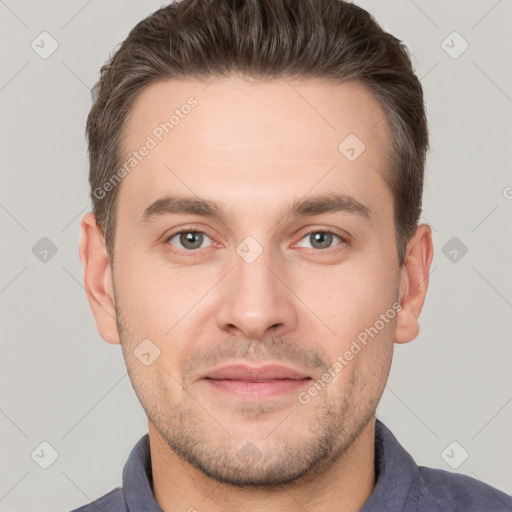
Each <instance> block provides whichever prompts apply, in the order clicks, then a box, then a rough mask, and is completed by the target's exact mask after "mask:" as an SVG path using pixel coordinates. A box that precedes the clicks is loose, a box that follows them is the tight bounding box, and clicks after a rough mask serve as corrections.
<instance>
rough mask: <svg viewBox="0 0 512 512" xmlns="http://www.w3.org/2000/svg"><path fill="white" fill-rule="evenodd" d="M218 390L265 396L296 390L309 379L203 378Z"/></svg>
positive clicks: (246, 396)
mask: <svg viewBox="0 0 512 512" xmlns="http://www.w3.org/2000/svg"><path fill="white" fill-rule="evenodd" d="M203 380H204V381H205V382H207V383H208V384H209V385H210V386H212V387H213V388H215V389H216V390H218V391H223V392H225V393H231V394H232V395H238V396H239V397H244V398H266V397H275V396H279V395H284V394H288V393H293V392H297V391H298V390H299V389H300V388H302V387H304V386H305V385H307V384H308V383H309V382H310V381H311V379H310V378H306V379H300V380H296V379H277V380H272V381H265V382H248V381H242V380H228V379H225V380H222V379H203Z"/></svg>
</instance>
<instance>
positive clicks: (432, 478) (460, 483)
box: [418, 466, 512, 512]
mask: <svg viewBox="0 0 512 512" xmlns="http://www.w3.org/2000/svg"><path fill="white" fill-rule="evenodd" d="M418 470H419V492H420V496H419V501H420V507H419V509H418V510H420V511H423V510H425V511H427V510H429V511H430V510H439V511H445V510H446V511H450V512H473V511H474V512H480V511H483V510H488V511H491V510H492V511H493V512H510V511H512V497H511V496H509V495H507V494H505V493H504V492H502V491H499V490H498V489H496V488H494V487H491V486H490V485H488V484H485V483H483V482H480V481H479V480H477V479H475V478H472V477H469V476H466V475H461V474H458V473H450V472H449V471H444V470H442V469H432V468H426V467H423V466H420V467H419V468H418Z"/></svg>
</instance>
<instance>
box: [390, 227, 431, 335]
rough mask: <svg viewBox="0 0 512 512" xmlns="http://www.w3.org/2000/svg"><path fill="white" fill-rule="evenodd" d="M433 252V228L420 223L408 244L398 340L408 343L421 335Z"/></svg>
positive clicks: (397, 328) (404, 265)
mask: <svg viewBox="0 0 512 512" xmlns="http://www.w3.org/2000/svg"><path fill="white" fill-rule="evenodd" d="M433 254H434V249H433V246H432V230H431V228H430V226H429V225H428V224H420V225H419V226H418V227H417V228H416V231H415V233H414V235H413V237H412V239H411V240H410V241H409V243H408V244H407V249H406V255H405V261H404V264H403V266H402V270H401V274H400V303H401V305H402V309H401V310H400V311H399V313H398V315H397V324H396V333H395V343H407V342H409V341H412V340H413V339H414V338H416V336H418V333H419V331H420V326H419V323H418V318H419V316H420V313H421V310H422V308H423V303H424V302H425V296H426V294H427V288H428V278H429V272H430V264H431V263H432V257H433Z"/></svg>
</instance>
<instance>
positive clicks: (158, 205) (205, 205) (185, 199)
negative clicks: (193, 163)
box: [139, 193, 372, 224]
mask: <svg viewBox="0 0 512 512" xmlns="http://www.w3.org/2000/svg"><path fill="white" fill-rule="evenodd" d="M337 212H346V213H351V214H356V215H358V216H359V217H361V218H363V219H364V220H368V221H369V220H371V217H372V215H371V210H370V209H369V208H368V207H367V206H365V205H364V204H363V203H361V202H360V201H358V200H357V199H355V198H354V197H352V196H350V195H347V194H337V193H332V194H323V195H317V196H313V197H310V198H308V199H296V200H295V201H293V203H292V204H291V206H290V207H288V208H287V209H286V210H285V212H284V214H283V218H284V217H291V218H294V217H305V216H314V215H321V214H323V213H337ZM167 215H200V216H204V217H211V218H214V219H220V220H223V219H224V217H225V215H224V213H223V211H222V209H221V208H220V207H219V206H218V205H217V204H216V203H215V202H214V201H211V200H208V199H202V198H200V197H197V196H196V197H192V196H166V197H163V198H161V199H157V200H156V201H155V202H153V203H152V204H151V205H150V206H148V207H147V208H146V209H145V210H144V213H143V214H142V216H141V218H140V221H139V223H140V224H147V223H149V222H151V221H152V220H153V219H156V218H158V217H162V216H167Z"/></svg>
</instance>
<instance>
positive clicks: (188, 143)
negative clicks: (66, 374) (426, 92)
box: [113, 76, 400, 485]
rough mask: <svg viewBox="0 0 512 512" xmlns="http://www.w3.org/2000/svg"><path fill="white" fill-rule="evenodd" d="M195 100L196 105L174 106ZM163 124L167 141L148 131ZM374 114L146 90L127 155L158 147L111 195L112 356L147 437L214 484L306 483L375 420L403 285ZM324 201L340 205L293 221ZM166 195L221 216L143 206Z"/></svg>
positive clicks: (258, 90) (176, 87) (370, 103)
mask: <svg viewBox="0 0 512 512" xmlns="http://www.w3.org/2000/svg"><path fill="white" fill-rule="evenodd" d="M191 96H192V97H194V98H195V99H196V100H197V105H196V106H194V107H193V108H190V109H189V108H184V109H183V108H181V107H182V105H184V104H186V103H187V99H188V98H189V97H191ZM175 109H178V110H180V109H181V110H180V112H181V116H178V117H179V122H177V123H176V124H175V126H174V127H173V128H172V131H171V130H169V133H165V131H164V132H163V133H162V130H158V129H157V130H156V131H155V128H156V127H158V126H159V125H160V123H162V122H165V121H166V120H168V119H169V117H170V116H171V115H172V114H173V112H174V110H175ZM185 111H186V112H189V113H188V114H184V112H185ZM383 116H384V112H383V111H382V109H381V108H380V106H379V105H378V103H377V102H376V101H375V100H374V99H373V98H372V96H371V95H370V94H369V93H368V92H367V91H366V90H365V89H364V88H363V87H362V86H361V85H358V84H354V83H345V84H341V85H340V84H338V85H336V84H332V83H328V82H325V81H320V80H304V81H300V82H299V81H294V82H292V81H290V80H287V81H285V80H273V81H266V82H264V81H248V80H244V79H242V78H238V77H234V76H233V77H229V78H217V79H215V80H214V81H213V82H212V83H211V84H210V85H208V86H207V84H206V83H200V82H198V81H194V80H168V81H162V82H159V83H155V84H152V85H151V86H149V87H148V88H147V89H146V90H144V92H143V93H142V94H141V95H140V96H139V97H138V99H137V101H136V104H135V105H134V108H133V111H132V116H131V118H130V120H129V122H128V123H127V131H126V141H125V147H126V151H127V158H128V156H129V155H130V154H131V153H132V152H133V151H137V150H138V149H139V148H140V147H141V146H142V145H144V144H146V143H147V141H148V135H149V136H151V138H152V139H153V141H154V142H156V146H155V147H152V148H151V149H150V151H149V152H148V155H147V156H145V157H144V158H142V159H141V161H140V162H138V164H137V166H136V167H134V169H133V170H132V171H131V172H130V173H129V174H128V175H127V176H126V177H125V178H124V179H123V182H122V186H121V189H120V191H119V197H118V210H117V211H118V216H117V227H116V242H115V267H114V275H113V284H114V289H115V303H116V312H117V321H118V327H119V331H120V332H119V334H120V339H121V344H122V348H123V354H124V357H125V360H126V365H127V368H128V371H129V375H130V378H131V381H132V384H133V387H134V389H135V391H136V393H137V395H138V397H139V399H140V401H141V403H142V405H143V407H144V409H145V411H146V413H147V415H148V418H149V420H150V424H152V425H153V426H154V428H156V430H157V431H158V433H159V434H160V435H161V436H162V438H163V439H165V441H166V442H167V444H168V445H169V447H170V448H171V449H172V450H173V451H174V452H176V453H177V454H179V455H180V456H182V457H183V458H184V459H185V460H186V461H188V462H189V463H191V464H192V465H194V466H195V467H197V468H199V469H200V470H201V471H203V473H205V474H207V475H209V476H211V477H213V478H215V479H217V480H219V481H225V482H231V483H233V484H238V485H240V484H248V485H258V484H259V485H261V484H278V483H285V482H288V481H292V480H294V479H296V478H298V477H299V476H301V475H306V474H313V471H314V470H318V469H319V468H320V467H321V466H322V465H325V464H328V463H329V462H332V461H333V460H335V459H336V458H338V457H339V456H340V455H341V454H342V453H343V452H344V451H345V450H346V449H347V447H348V446H350V444H351V442H352V441H353V440H354V438H355V437H356V436H357V434H358V433H359V432H360V431H361V430H362V429H363V428H364V427H365V426H366V425H367V423H368V421H369V420H370V419H371V418H372V417H373V414H374V412H375V408H376V405H377V403H378V400H379V399H380V396H381V394H382V391H383V388H384V384H385V381H386V378H387V375H388V371H389V367H390V363H391V357H392V347H393V342H394V335H395V319H394V318H393V316H394V315H392V314H390V310H391V308H392V305H393V304H394V303H396V301H397V300H398V297H399V286H400V272H399V267H398V257H397V248H396V244H395V235H394V224H393V199H392V195H391V192H390V190H389V186H388V184H387V183H386V176H387V174H386V173H387V172H388V170H387V168H386V155H387V148H388V144H387V140H388V138H387V137H388V132H387V130H388V127H387V124H386V121H385V120H384V119H383ZM174 121H176V119H175V120H174ZM155 133H156V134H159V137H157V136H156V135H155ZM354 136H356V137H357V138H358V139H359V140H360V141H362V143H364V145H365V149H364V151H363V152H362V153H361V149H362V148H363V147H362V146H361V145H360V142H358V140H357V139H356V138H355V137H354ZM347 137H349V139H347V141H346V142H344V143H343V144H341V148H339V146H340V143H342V142H343V141H344V140H345V139H346V138H347ZM159 138H161V140H158V139H159ZM149 145H150V146H152V145H153V144H151V143H150V144H149ZM359 153H360V154H359ZM334 194H337V195H340V196H341V195H343V196H345V202H342V203H341V204H342V206H343V205H345V206H347V205H348V206H350V205H352V207H342V208H340V209H339V210H337V211H323V212H320V213H318V212H317V213H316V214H315V212H314V211H305V212H304V211H302V212H301V211H299V212H295V213H294V214H288V212H289V210H290V209H291V207H292V206H293V205H296V204H297V203H300V202H303V201H310V200H314V199H318V198H319V197H321V196H327V197H329V196H330V197H331V198H332V196H333V195H334ZM170 196H172V197H175V198H190V199H196V200H199V199H200V200H206V201H209V202H211V203H215V204H216V206H217V208H218V210H219V211H220V213H221V216H220V217H216V216H209V215H202V214H200V213H192V214H191V213H188V214H187V213H183V212H182V213H176V212H172V211H170V210H172V208H171V209H169V208H167V207H166V206H169V204H168V203H165V201H164V202H162V201H161V202H159V203H158V208H157V207H156V206H154V207H153V208H150V206H151V205H153V204H154V203H155V202H156V201H158V200H161V199H165V198H166V197H170ZM347 198H348V201H347V200H346V199H347ZM350 201H351V202H350ZM356 202H357V203H356ZM170 204H176V202H174V203H172V201H171V203H170ZM330 204H333V201H331V203H330ZM356 204H360V205H363V207H366V209H367V210H366V214H365V210H364V208H361V207H359V208H358V207H357V206H356V207H354V205H356ZM320 209H321V208H320ZM310 210H311V209H310ZM324 210H325V208H324ZM145 212H146V214H145ZM179 231H183V232H184V233H183V234H181V235H180V234H176V233H177V232H179ZM326 232H327V233H326ZM187 233H188V235H187ZM381 315H384V316H385V317H386V320H387V321H386V322H383V321H382V316H381ZM379 319H381V320H380V322H379ZM376 325H377V326H378V327H379V328H376V327H375V326H376ZM382 325H383V326H382ZM365 329H367V331H365ZM368 329H369V330H370V332H372V334H373V335H372V336H369V335H368V332H369V331H368ZM372 329H373V330H372ZM375 331H377V333H376V334H375ZM363 332H366V333H367V342H366V344H363V343H362V342H361V341H359V342H358V345H359V348H360V350H359V351H357V349H354V348H352V349H351V347H354V345H353V341H354V340H358V336H360V335H361V333H363ZM362 338H364V336H362V337H361V336H360V337H359V340H361V339H362ZM144 340H146V341H144ZM147 340H150V341H147ZM141 343H143V344H142V345H141ZM351 350H352V353H353V357H352V358H351V360H347V358H346V357H345V356H344V354H345V353H346V352H347V351H351ZM158 351H159V352H158ZM356 352H357V353H356ZM156 356H158V357H156ZM340 358H341V359H340ZM153 359H154V360H153ZM341 360H343V361H344V362H343V363H340V364H341V365H342V368H341V369H340V366H339V365H336V364H335V363H336V361H338V362H340V361H341ZM150 361H152V362H151V364H148V362H150ZM233 365H235V367H234V368H231V369H228V370H223V369H222V368H225V367H227V366H228V367H229V366H233ZM236 365H243V366H249V367H251V368H252V369H255V368H256V369H259V368H261V367H264V366H269V365H278V366H281V367H286V368H289V369H293V370H294V371H295V373H294V374H293V375H292V374H287V373H286V372H285V371H284V370H282V369H281V370H279V369H277V370H275V369H274V370H272V369H268V368H267V369H266V370H265V369H263V370H262V371H261V372H260V373H258V371H254V372H252V373H251V372H248V371H246V370H244V368H241V369H240V367H239V366H238V367H237V366H236ZM219 369H220V370H219ZM329 370H330V371H331V374H330V375H331V379H328V378H327V377H324V378H323V376H324V375H325V373H326V372H328V371H329ZM333 375H334V376H333ZM284 377H287V378H284ZM322 378H323V380H322ZM318 380H322V382H323V383H324V384H323V385H322V384H317V386H316V388H315V383H316V382H317V381H318ZM262 381H267V382H262ZM312 387H313V388H315V389H316V392H315V391H314V390H313V391H311V389H312Z"/></svg>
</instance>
